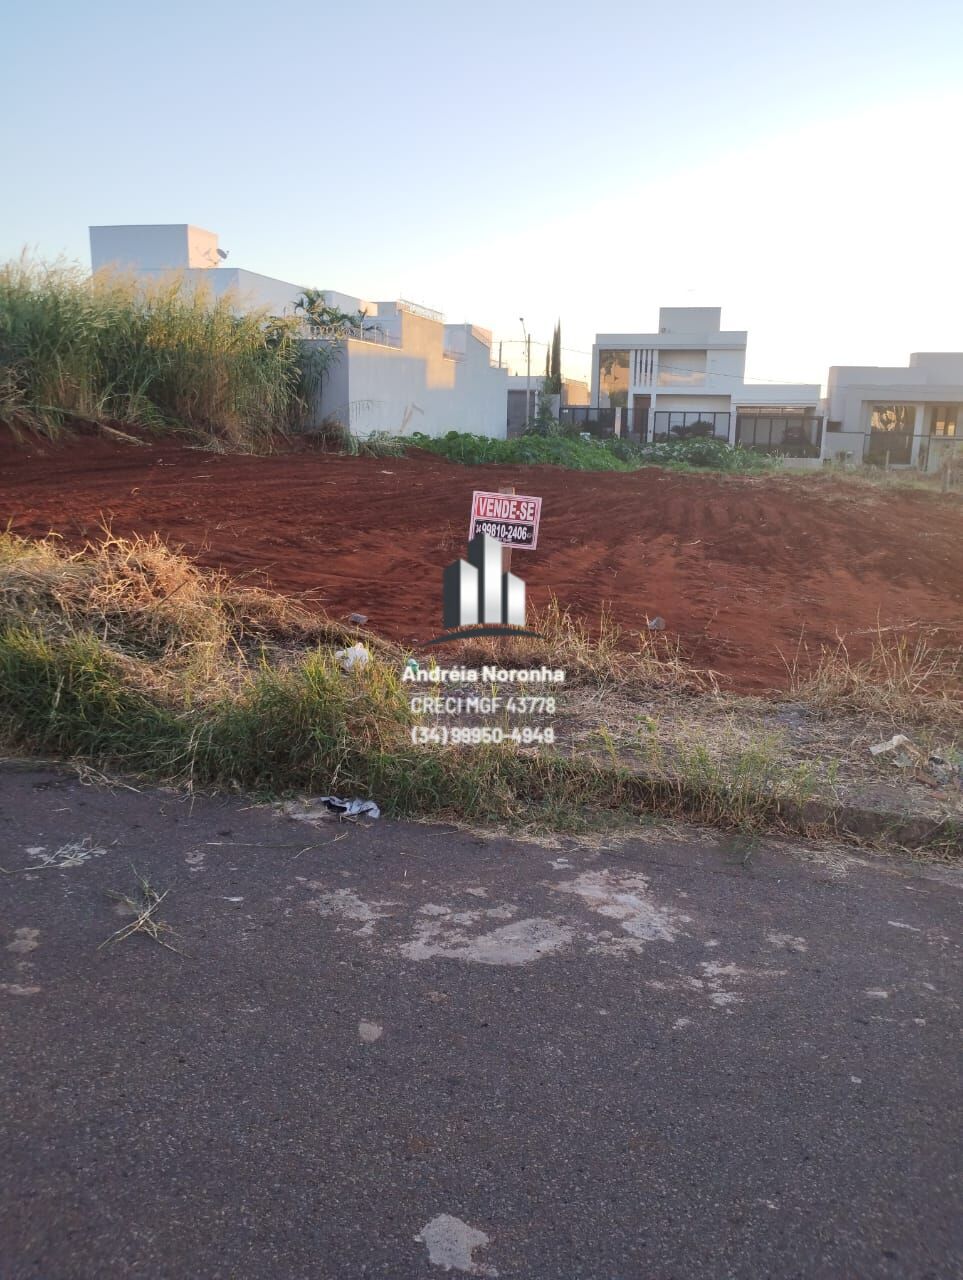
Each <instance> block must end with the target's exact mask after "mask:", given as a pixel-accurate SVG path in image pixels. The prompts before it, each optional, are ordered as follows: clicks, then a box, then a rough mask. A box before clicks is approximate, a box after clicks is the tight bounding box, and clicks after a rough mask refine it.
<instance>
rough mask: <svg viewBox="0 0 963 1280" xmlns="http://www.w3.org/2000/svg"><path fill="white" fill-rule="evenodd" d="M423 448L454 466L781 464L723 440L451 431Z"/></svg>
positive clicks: (739, 468)
mask: <svg viewBox="0 0 963 1280" xmlns="http://www.w3.org/2000/svg"><path fill="white" fill-rule="evenodd" d="M409 442H410V443H411V444H413V445H416V446H417V447H418V448H421V449H427V450H428V451H429V452H431V453H435V454H438V455H439V456H440V457H442V458H447V459H448V460H449V461H450V462H461V463H465V464H466V465H469V466H472V465H478V464H481V463H486V462H497V463H503V464H507V465H512V464H523V465H524V464H532V463H550V464H551V465H553V466H557V467H568V468H571V469H572V470H575V471H636V470H638V469H639V468H640V467H653V466H656V467H669V468H674V469H677V470H692V469H695V468H704V469H708V470H712V471H728V472H743V473H744V472H757V471H768V470H771V469H772V468H773V467H774V466H775V465H776V464H775V463H774V462H773V461H772V460H771V459H769V458H767V457H765V456H764V455H762V454H757V453H752V452H751V451H750V450H748V449H740V448H732V447H731V446H730V445H728V444H726V443H725V441H723V440H712V439H696V440H672V441H667V442H666V443H664V444H637V443H636V442H634V441H631V440H624V439H612V440H597V439H589V440H583V439H582V438H581V436H575V437H573V436H564V435H557V436H539V435H524V436H519V437H517V438H516V439H514V440H502V439H493V438H491V437H490V436H476V435H469V434H465V433H461V432H458V431H449V432H448V434H447V435H444V436H426V435H422V434H420V433H417V434H415V435H412V436H411V437H409Z"/></svg>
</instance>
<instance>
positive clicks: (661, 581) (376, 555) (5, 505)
mask: <svg viewBox="0 0 963 1280" xmlns="http://www.w3.org/2000/svg"><path fill="white" fill-rule="evenodd" d="M504 483H508V484H514V485H515V486H516V488H517V489H518V491H519V492H520V493H535V494H541V495H542V497H543V498H544V505H543V512H542V525H541V529H540V532H539V547H538V550H537V551H535V552H531V553H529V552H524V551H518V552H516V553H515V557H514V559H515V563H514V565H513V568H515V569H517V571H518V572H519V573H520V574H521V575H522V576H523V577H524V578H525V580H526V582H527V584H528V590H529V598H530V600H531V601H532V602H533V603H534V604H535V605H536V606H541V605H543V604H544V603H545V602H546V601H547V599H548V597H549V595H550V593H553V592H554V594H555V595H556V596H557V597H558V599H559V601H560V602H561V603H562V605H563V606H570V607H571V608H572V609H573V610H574V611H576V612H578V613H581V614H585V615H586V616H588V617H590V618H593V617H598V615H599V613H600V612H601V610H602V608H603V606H605V605H609V606H610V607H611V612H612V616H613V617H614V619H615V621H616V622H618V623H619V624H620V625H622V626H624V627H626V628H629V629H633V630H640V629H642V628H643V627H644V626H645V623H646V618H647V617H648V618H652V617H654V616H655V615H657V614H658V615H661V616H662V617H663V618H664V619H665V620H666V624H667V629H668V631H669V632H670V633H674V634H676V635H678V636H679V638H680V640H681V642H682V645H683V647H684V650H685V652H686V653H687V654H688V655H689V656H690V657H691V658H692V660H693V661H694V662H696V663H698V664H700V665H708V666H711V667H714V668H715V669H716V670H717V671H719V672H721V673H723V674H724V675H726V676H728V677H729V679H730V681H731V683H732V686H733V687H734V688H736V689H741V690H747V691H751V690H759V689H764V688H770V687H774V686H785V684H786V680H787V674H786V668H785V664H784V661H783V658H782V656H780V655H781V653H782V654H785V655H786V657H787V658H791V656H792V655H793V654H794V653H795V652H796V650H797V646H798V645H799V642H800V637H801V636H803V637H804V638H805V641H806V643H807V644H808V645H809V647H810V649H811V650H813V649H814V650H817V651H818V648H819V645H820V643H832V642H834V641H835V639H836V637H837V636H843V637H845V638H846V640H847V643H848V644H849V646H850V649H851V652H853V653H854V654H855V655H856V656H862V655H864V654H865V653H867V652H868V650H869V647H870V639H871V635H872V633H873V632H875V630H876V627H877V625H882V626H884V627H910V626H914V625H919V624H923V625H926V626H930V627H938V628H943V630H942V631H941V632H940V633H939V635H938V638H939V639H940V640H943V641H948V642H951V643H959V642H961V641H963V504H961V503H960V502H959V500H958V499H956V498H954V497H945V498H941V497H939V496H937V495H934V494H930V493H923V492H914V491H900V492H885V493H881V492H878V491H876V490H872V489H862V488H857V487H855V486H852V485H846V484H843V483H828V482H827V483H820V484H816V483H813V484H805V483H803V482H800V481H799V480H798V479H795V478H789V477H780V478H771V477H766V478H762V479H746V478H742V477H715V476H691V475H679V474H674V473H671V472H665V471H658V470H654V469H653V470H646V471H641V472H637V473H634V474H608V473H594V474H585V473H581V472H574V471H563V470H561V469H559V468H555V467H501V466H485V467H470V468H469V467H461V466H456V465H453V464H450V463H447V462H444V461H442V460H440V459H437V458H434V457H433V456H430V455H425V454H421V455H419V456H417V457H408V458H398V459H396V458H391V459H383V460H382V459H371V458H342V457H333V456H330V455H324V454H316V453H305V452H301V453H298V454H295V455H279V456H273V457H268V458H258V457H245V456H237V455H221V454H214V453H207V452H201V451H198V450H194V449H190V448H186V447H184V446H182V445H178V444H175V443H172V442H164V443H162V444H155V445H151V446H146V447H143V448H136V447H134V446H132V445H125V444H121V443H118V442H115V441H112V442H108V441H106V440H100V439H96V438H84V439H80V440H75V441H73V442H71V443H69V444H66V445H60V446H51V445H47V444H43V445H40V444H37V443H30V444H28V445H26V446H18V445H15V444H14V443H13V442H12V441H10V440H9V439H6V438H3V439H0V521H2V522H3V524H4V525H6V524H9V525H10V527H11V528H12V529H14V530H15V531H16V532H18V533H30V534H42V533H47V532H48V531H49V530H55V531H56V532H58V533H60V534H62V535H63V536H64V537H65V538H67V539H68V540H69V541H70V542H76V541H79V540H81V539H83V538H86V537H94V536H96V534H97V531H98V527H99V526H100V525H101V524H102V523H104V522H107V523H109V524H110V525H111V526H112V528H113V529H114V531H115V532H116V533H117V534H130V533H140V534H145V535H146V534H149V533H151V532H153V531H155V530H156V531H157V532H158V533H159V534H160V535H161V536H162V537H163V538H165V539H166V540H167V541H169V542H171V543H173V544H181V545H183V546H184V547H185V549H186V550H188V551H189V552H191V553H193V554H196V555H197V556H198V559H199V560H200V562H201V563H202V564H206V565H211V566H216V567H221V568H224V569H227V570H228V571H229V572H231V573H232V574H235V575H239V576H246V577H248V578H249V579H250V580H252V581H254V582H256V583H258V584H259V585H269V586H272V587H274V588H276V589H277V590H279V591H283V592H287V593H294V594H297V595H300V596H303V597H305V598H306V602H309V603H310V602H314V603H316V604H317V605H318V606H321V607H323V608H324V609H326V610H328V611H329V612H330V613H332V614H334V615H335V616H338V615H343V614H346V613H351V612H361V613H365V614H367V615H368V616H369V618H370V625H371V626H372V627H374V628H375V629H376V630H377V631H379V632H381V633H382V634H384V635H386V636H388V637H390V638H392V639H396V640H400V641H404V642H417V641H422V640H425V639H427V638H429V637H430V636H432V635H435V634H437V633H438V631H439V630H440V624H441V570H442V567H443V565H444V564H446V563H447V562H448V561H449V560H451V559H453V558H454V557H455V556H457V555H462V554H464V550H465V539H466V534H467V529H468V513H469V505H470V502H471V493H472V490H473V489H476V488H479V489H492V488H496V489H497V488H498V487H500V485H502V484H504Z"/></svg>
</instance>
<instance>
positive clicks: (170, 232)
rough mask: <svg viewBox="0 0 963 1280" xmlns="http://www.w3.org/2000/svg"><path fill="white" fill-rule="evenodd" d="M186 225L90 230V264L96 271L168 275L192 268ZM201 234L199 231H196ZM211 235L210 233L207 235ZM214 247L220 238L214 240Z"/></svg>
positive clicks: (93, 228) (174, 224)
mask: <svg viewBox="0 0 963 1280" xmlns="http://www.w3.org/2000/svg"><path fill="white" fill-rule="evenodd" d="M189 230H190V228H189V227H188V224H187V223H186V222H181V223H170V224H163V223H162V224H157V225H145V226H118V227H91V228H90V262H91V268H92V270H94V271H100V270H101V269H102V268H104V267H109V268H111V269H113V270H116V271H139V270H154V271H158V270H159V271H169V270H172V269H179V268H183V267H189V266H191V265H192V263H191V261H190V254H189V251H188V250H189V238H188V231H189ZM194 230H200V228H194ZM205 234H206V235H211V234H212V233H211V232H205ZM214 243H215V246H216V244H217V237H216V236H214Z"/></svg>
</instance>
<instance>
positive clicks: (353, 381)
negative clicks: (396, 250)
mask: <svg viewBox="0 0 963 1280" xmlns="http://www.w3.org/2000/svg"><path fill="white" fill-rule="evenodd" d="M90 258H91V266H92V268H93V270H94V272H97V271H101V270H113V271H118V272H123V273H126V274H132V275H134V276H135V277H138V278H142V279H145V280H156V279H160V278H163V277H165V276H173V275H174V274H176V275H177V276H178V277H179V278H180V279H181V280H182V281H183V282H184V284H185V286H187V287H190V288H199V287H204V288H206V289H209V290H210V291H211V293H212V295H213V296H215V297H220V296H223V295H225V294H228V293H229V294H231V295H232V297H234V298H236V300H237V303H238V305H239V307H241V308H242V309H249V310H256V309H259V308H262V307H263V308H266V309H267V311H268V312H269V314H271V315H278V316H283V315H292V314H294V313H295V304H296V303H297V301H298V299H299V298H300V296H301V295H302V294H303V293H304V292H305V286H304V285H300V284H294V283H292V282H291V281H287V280H277V279H274V278H273V277H271V276H263V275H259V274H258V273H257V272H254V271H245V270H243V269H241V268H239V267H227V266H225V265H224V261H225V259H226V258H227V254H226V252H225V251H224V250H223V249H221V248H220V246H219V244H218V236H217V234H216V232H213V231H206V230H204V228H202V227H194V226H190V225H189V224H187V223H176V224H170V225H167V224H153V225H144V226H113V227H91V228H90ZM322 292H323V293H324V296H325V300H326V301H327V302H328V303H329V304H330V305H332V306H336V307H338V308H340V309H341V310H342V311H344V312H346V313H347V314H349V315H357V314H358V313H359V312H362V311H363V312H364V322H363V325H362V326H361V327H358V328H353V329H351V328H348V329H339V330H338V331H337V332H330V333H327V334H325V335H324V336H321V337H314V336H313V331H312V330H310V328H309V327H307V326H306V327H305V335H306V339H307V340H309V341H317V342H322V343H324V344H325V345H326V346H328V347H332V348H333V349H334V359H333V361H332V363H331V365H330V369H329V373H328V375H327V377H326V378H325V380H324V383H323V385H322V390H321V395H320V400H319V403H318V406H317V414H318V417H319V418H333V419H337V420H338V421H340V422H341V423H343V425H345V426H347V427H350V429H351V430H352V431H353V432H354V433H355V434H357V435H368V434H370V433H371V432H372V431H392V432H400V431H406V430H407V431H423V432H425V433H427V434H429V435H440V434H443V433H444V432H446V431H471V432H475V433H477V434H480V435H491V436H504V435H505V430H506V426H505V422H506V415H505V404H506V394H507V391H506V388H507V382H506V379H507V376H508V374H507V370H505V369H499V368H497V367H495V365H494V364H493V362H492V354H491V343H492V339H491V334H490V333H489V332H488V331H487V330H485V329H480V328H478V326H476V325H472V324H445V322H444V317H443V316H442V315H441V314H440V313H439V312H437V311H431V310H429V309H428V308H426V307H420V306H417V305H416V304H414V303H411V302H404V301H398V302H380V303H373V302H367V301H365V300H364V299H363V298H356V297H352V296H351V295H349V294H344V293H339V292H338V291H337V290H334V289H325V290H322Z"/></svg>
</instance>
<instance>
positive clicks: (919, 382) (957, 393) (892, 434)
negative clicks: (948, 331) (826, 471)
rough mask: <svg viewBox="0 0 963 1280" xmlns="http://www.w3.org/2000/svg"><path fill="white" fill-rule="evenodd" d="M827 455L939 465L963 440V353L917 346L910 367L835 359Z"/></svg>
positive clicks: (894, 463) (935, 467)
mask: <svg viewBox="0 0 963 1280" xmlns="http://www.w3.org/2000/svg"><path fill="white" fill-rule="evenodd" d="M826 400H827V414H826V417H827V421H826V435H825V439H824V444H823V456H824V457H826V458H829V459H830V460H838V461H847V462H850V461H851V462H860V461H863V462H871V463H877V464H880V465H886V466H894V467H909V466H915V467H919V468H920V469H921V470H923V471H930V472H933V471H938V470H939V468H940V465H941V464H942V462H943V460H944V458H946V457H947V455H948V454H949V452H950V451H951V450H953V449H956V448H959V447H960V446H959V444H958V442H959V440H960V439H961V438H963V352H959V351H918V352H916V353H915V354H914V355H911V356H910V358H909V364H908V365H906V366H905V367H898V366H879V365H833V367H832V368H831V369H830V370H829V384H828V391H827V398H826Z"/></svg>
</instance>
